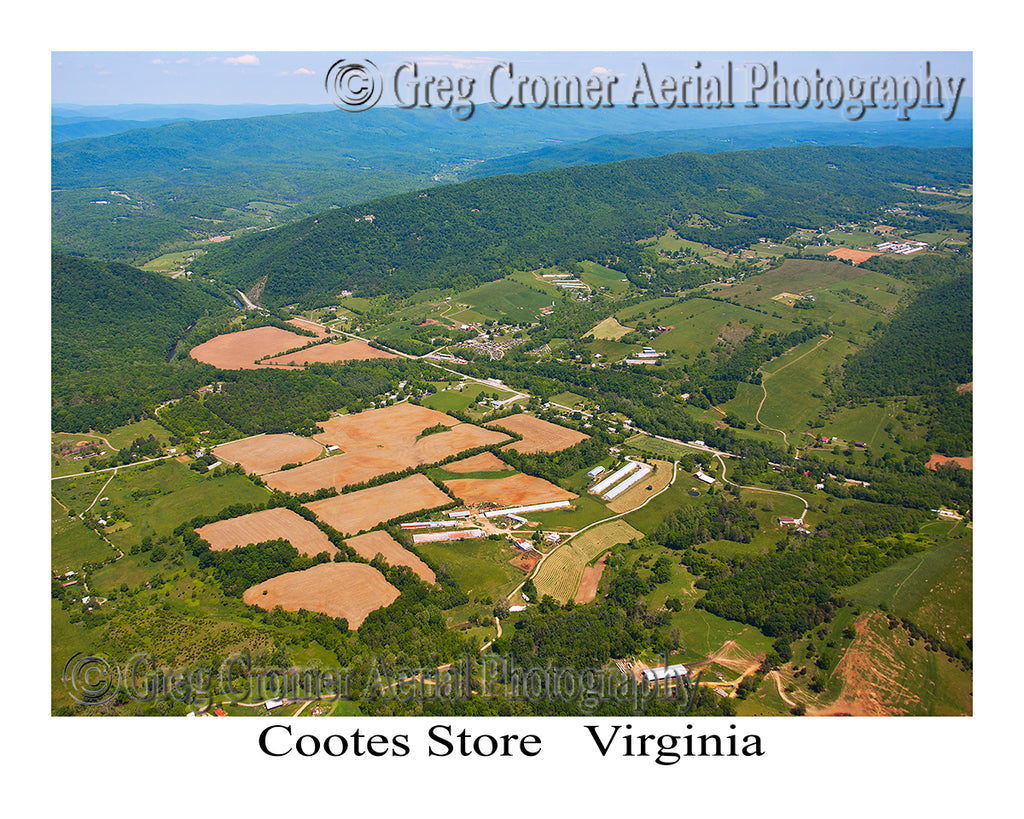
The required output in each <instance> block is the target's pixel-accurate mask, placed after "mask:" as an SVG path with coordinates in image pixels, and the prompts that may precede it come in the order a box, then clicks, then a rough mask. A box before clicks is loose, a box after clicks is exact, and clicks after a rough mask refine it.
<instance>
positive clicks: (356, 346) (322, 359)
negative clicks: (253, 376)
mask: <svg viewBox="0 0 1024 819" xmlns="http://www.w3.org/2000/svg"><path fill="white" fill-rule="evenodd" d="M371 358H398V356H396V355H395V354H394V353H389V352H387V351H386V350H378V349H377V348H376V347H371V346H370V345H369V344H367V343H366V342H365V341H356V340H350V341H342V342H341V343H338V344H317V345H315V346H313V347H307V348H306V349H304V350H299V351H298V352H295V353H284V354H282V355H279V356H274V357H273V358H268V359H267V360H266V361H262V362H260V366H261V367H274V366H277V367H304V366H305V365H306V364H337V363H340V362H343V361H367V360H369V359H371Z"/></svg>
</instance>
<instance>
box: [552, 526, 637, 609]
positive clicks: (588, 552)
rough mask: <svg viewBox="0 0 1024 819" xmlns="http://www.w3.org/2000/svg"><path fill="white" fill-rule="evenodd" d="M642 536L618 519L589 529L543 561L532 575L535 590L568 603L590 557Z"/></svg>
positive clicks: (577, 587)
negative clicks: (535, 573)
mask: <svg viewBox="0 0 1024 819" xmlns="http://www.w3.org/2000/svg"><path fill="white" fill-rule="evenodd" d="M642 537H643V533H642V532H638V531H637V530H636V529H634V528H633V527H632V526H630V525H629V524H628V523H626V522H625V521H624V520H621V519H619V520H611V521H608V522H607V523H602V524H600V525H599V526H595V527H594V528H593V529H588V530H587V531H586V532H584V533H583V534H581V535H579V536H577V537H575V538H573V539H572V540H571V541H569V542H568V543H567V544H565V545H564V546H561V547H560V548H558V549H557V550H556V551H555V552H553V553H552V554H551V556H550V557H549V558H547V560H545V561H544V563H543V565H542V566H541V567H540V569H539V571H538V572H537V576H536V577H535V578H534V583H535V584H536V586H537V593H538V594H540V595H542V596H543V595H545V594H550V595H551V596H552V597H554V598H555V600H557V601H558V602H559V603H566V602H568V601H569V600H571V599H573V598H575V596H576V591H577V589H579V586H580V581H581V579H582V578H583V570H584V569H585V568H586V566H587V564H588V563H589V562H590V561H591V560H593V559H594V558H595V557H597V556H598V555H600V554H601V553H602V552H605V551H607V550H608V549H611V548H612V547H613V546H617V545H618V544H620V543H629V542H630V541H631V540H633V539H634V538H642Z"/></svg>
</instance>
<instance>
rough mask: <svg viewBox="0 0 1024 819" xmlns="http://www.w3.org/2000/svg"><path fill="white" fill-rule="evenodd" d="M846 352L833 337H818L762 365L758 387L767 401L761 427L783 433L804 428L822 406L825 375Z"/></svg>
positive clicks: (845, 346) (762, 409)
mask: <svg viewBox="0 0 1024 819" xmlns="http://www.w3.org/2000/svg"><path fill="white" fill-rule="evenodd" d="M819 342H821V343H820V345H819ZM850 351H851V346H850V345H849V344H848V343H846V342H844V341H843V340H842V339H840V338H838V337H836V336H833V337H832V338H830V339H828V340H827V341H826V340H824V337H823V336H819V337H816V338H812V339H810V340H808V341H806V342H804V343H803V344H801V345H799V346H797V347H796V348H795V349H793V350H790V351H788V352H787V353H784V354H783V355H781V356H779V357H778V358H776V359H775V360H774V361H770V362H768V363H767V364H765V365H764V367H762V371H763V372H764V378H763V382H762V383H763V384H764V387H765V389H767V391H768V398H767V399H766V400H765V402H764V405H763V406H762V407H761V414H760V418H761V423H762V424H764V425H766V426H770V427H775V428H777V429H782V430H785V431H787V432H793V431H796V430H798V429H799V428H801V427H803V426H806V425H807V424H808V423H809V422H810V421H811V420H813V418H814V417H815V416H816V415H817V413H818V412H819V411H820V410H821V408H822V406H823V401H824V398H825V394H826V388H825V384H824V373H825V371H826V370H828V369H829V368H832V367H835V366H838V365H839V364H840V363H841V362H842V361H843V358H844V357H845V356H846V354H847V353H849V352H850Z"/></svg>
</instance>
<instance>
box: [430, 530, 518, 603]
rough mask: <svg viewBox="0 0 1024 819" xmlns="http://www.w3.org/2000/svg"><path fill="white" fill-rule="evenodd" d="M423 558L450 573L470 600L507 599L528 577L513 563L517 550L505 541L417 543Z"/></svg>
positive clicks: (474, 539)
mask: <svg viewBox="0 0 1024 819" xmlns="http://www.w3.org/2000/svg"><path fill="white" fill-rule="evenodd" d="M416 549H417V551H418V552H419V553H420V554H421V555H422V556H423V558H424V559H425V560H427V561H429V562H430V563H431V565H434V566H437V567H439V568H440V569H441V571H443V572H447V573H448V574H450V575H451V576H452V577H453V578H454V580H455V582H456V583H458V585H459V588H460V589H462V590H463V591H464V592H465V593H466V594H468V595H469V596H470V597H482V596H489V597H492V598H494V599H495V600H497V599H498V598H500V597H504V596H505V595H507V594H508V593H509V592H510V591H512V589H513V588H515V586H516V585H517V584H518V583H519V582H520V581H521V580H523V579H524V578H525V575H524V574H523V573H522V572H521V571H520V570H519V569H517V568H515V567H514V566H513V565H512V564H511V563H509V561H510V560H512V559H513V558H514V557H515V555H516V554H517V551H516V549H515V547H514V546H513V545H512V544H511V542H510V541H508V540H506V539H501V540H489V539H488V538H473V539H470V540H456V541H451V542H447V543H417V544H416Z"/></svg>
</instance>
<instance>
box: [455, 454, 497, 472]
mask: <svg viewBox="0 0 1024 819" xmlns="http://www.w3.org/2000/svg"><path fill="white" fill-rule="evenodd" d="M444 468H445V469H446V470H447V471H448V472H504V471H505V470H508V469H512V467H511V466H509V465H508V464H507V463H505V462H504V461H503V460H501V458H499V457H498V456H497V455H495V454H494V453H493V452H481V453H480V454H479V455H474V456H473V457H472V458H463V459H462V460H461V461H455V462H454V463H450V464H445V467H444Z"/></svg>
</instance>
